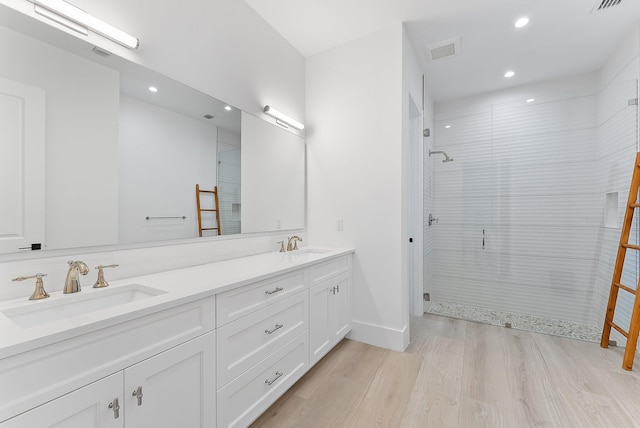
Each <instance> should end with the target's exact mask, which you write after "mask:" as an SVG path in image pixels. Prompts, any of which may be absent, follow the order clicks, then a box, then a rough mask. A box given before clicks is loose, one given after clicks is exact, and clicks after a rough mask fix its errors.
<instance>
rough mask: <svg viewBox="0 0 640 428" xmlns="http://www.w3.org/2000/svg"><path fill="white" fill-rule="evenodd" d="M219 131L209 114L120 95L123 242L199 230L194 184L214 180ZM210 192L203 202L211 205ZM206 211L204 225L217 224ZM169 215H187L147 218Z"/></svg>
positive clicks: (178, 236)
mask: <svg viewBox="0 0 640 428" xmlns="http://www.w3.org/2000/svg"><path fill="white" fill-rule="evenodd" d="M217 133H218V129H217V126H216V125H215V124H213V123H211V122H208V121H207V120H206V119H203V118H197V119H196V118H193V117H188V116H185V115H183V114H180V113H177V112H175V111H171V110H167V109H164V108H161V107H158V106H155V105H152V104H149V103H146V102H144V101H140V100H138V99H136V98H132V97H127V96H124V95H123V96H121V99H120V150H119V153H120V159H119V166H120V175H119V191H118V194H119V202H120V204H119V205H120V208H119V225H120V239H119V243H121V244H128V243H133V242H151V241H162V240H169V239H181V238H182V239H184V238H195V237H197V236H198V219H197V210H196V196H195V186H196V184H200V188H201V189H203V190H207V189H210V190H213V187H214V186H215V185H216V167H217V160H216V153H217V148H216V140H217ZM207 196H208V195H203V196H202V197H201V200H202V204H203V205H202V207H203V208H213V206H214V205H215V203H214V202H213V198H208V197H207ZM208 214H209V213H206V212H205V213H203V227H215V222H216V221H215V218H211V215H208ZM167 216H169V217H172V216H178V217H180V216H185V217H187V218H186V219H184V220H182V219H150V220H146V217H167ZM214 233H215V232H214Z"/></svg>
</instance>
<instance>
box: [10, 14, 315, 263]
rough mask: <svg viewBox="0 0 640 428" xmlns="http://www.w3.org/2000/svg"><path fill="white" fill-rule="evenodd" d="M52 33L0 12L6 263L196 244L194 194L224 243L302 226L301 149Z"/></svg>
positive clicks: (284, 136)
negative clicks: (43, 253) (18, 255)
mask: <svg viewBox="0 0 640 428" xmlns="http://www.w3.org/2000/svg"><path fill="white" fill-rule="evenodd" d="M45 27H47V28H45ZM51 31H54V30H53V29H51V28H48V26H47V25H44V24H42V23H40V22H37V21H35V20H33V19H32V18H30V17H26V16H24V15H22V14H19V13H16V12H15V11H12V10H10V9H8V8H6V7H5V6H0V168H1V171H2V177H1V180H0V181H1V183H0V198H1V199H2V208H0V254H7V253H15V252H21V251H29V250H31V249H38V244H40V245H41V247H40V248H41V249H42V250H51V249H70V248H83V247H93V246H104V245H114V244H118V245H120V244H132V243H136V244H139V243H146V242H154V241H167V240H175V239H190V238H196V237H199V236H200V230H199V227H198V215H197V214H198V213H197V201H196V199H200V200H201V208H203V211H202V212H201V214H202V226H203V227H204V228H211V227H213V226H215V225H216V224H217V221H218V220H217V218H216V216H215V213H214V212H213V211H206V209H211V208H214V207H215V204H216V202H215V198H214V196H213V194H207V193H202V194H201V197H200V198H197V197H196V190H195V189H196V184H199V185H200V187H201V188H202V189H205V190H213V189H214V188H216V187H217V189H218V208H219V217H220V220H219V226H220V234H222V235H229V234H238V233H247V232H267V231H276V230H291V229H301V228H304V206H305V195H304V191H305V182H304V176H305V174H304V165H305V143H304V139H303V138H302V137H300V136H298V135H295V134H292V133H291V132H289V131H287V130H284V129H281V128H280V127H278V126H277V125H275V124H272V123H269V122H265V121H263V120H262V119H259V118H256V117H253V116H251V115H248V114H246V113H244V112H241V111H239V110H238V109H236V108H235V107H233V106H231V105H227V104H225V103H223V102H221V101H218V100H216V99H214V98H212V97H210V96H208V95H205V94H202V93H200V92H198V91H195V90H193V89H192V88H189V87H187V86H185V85H183V84H181V83H179V82H176V81H174V80H171V79H169V78H166V77H164V76H162V75H159V74H157V73H155V72H153V71H151V70H148V69H144V68H143V67H141V66H139V65H136V64H134V63H131V62H129V61H126V60H124V59H122V58H119V57H117V56H115V55H110V54H109V53H107V52H105V51H102V50H99V49H97V48H96V49H94V48H93V46H90V45H87V44H85V43H84V42H82V41H79V40H77V39H75V38H73V37H71V36H68V35H61V36H58V35H56V37H55V41H52V38H51V37H50V35H51V34H52V33H51ZM61 34H62V33H61ZM150 87H154V88H156V89H157V91H154V92H152V91H150V90H149V88H150ZM217 234H218V232H217V231H211V230H209V231H207V230H205V231H204V232H202V236H203V237H209V236H214V235H217Z"/></svg>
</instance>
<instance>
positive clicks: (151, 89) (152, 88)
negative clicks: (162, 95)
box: [149, 86, 158, 93]
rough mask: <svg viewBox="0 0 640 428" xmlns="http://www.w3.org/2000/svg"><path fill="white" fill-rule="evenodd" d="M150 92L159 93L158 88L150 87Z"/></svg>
mask: <svg viewBox="0 0 640 428" xmlns="http://www.w3.org/2000/svg"><path fill="white" fill-rule="evenodd" d="M149 92H153V93H156V92H158V88H156V87H155V86H149Z"/></svg>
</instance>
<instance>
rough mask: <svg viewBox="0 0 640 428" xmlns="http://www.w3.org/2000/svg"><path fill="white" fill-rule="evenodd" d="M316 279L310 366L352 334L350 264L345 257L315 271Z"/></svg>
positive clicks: (312, 297) (311, 297)
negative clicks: (349, 333) (348, 334)
mask: <svg viewBox="0 0 640 428" xmlns="http://www.w3.org/2000/svg"><path fill="white" fill-rule="evenodd" d="M314 274H315V275H314ZM312 278H314V279H315V280H316V281H315V285H314V286H312V287H311V289H310V290H309V314H310V319H309V342H310V353H309V363H310V366H313V365H314V364H316V363H317V362H318V361H319V360H320V359H321V358H322V357H323V356H324V355H325V354H326V353H327V352H329V351H330V350H331V349H332V348H333V347H334V346H336V345H337V344H338V343H339V342H340V341H341V340H342V339H343V338H344V337H345V336H346V335H347V333H348V332H349V331H350V330H351V267H350V260H348V259H346V257H345V259H338V260H335V261H331V262H329V263H327V264H326V265H321V266H318V267H316V268H312Z"/></svg>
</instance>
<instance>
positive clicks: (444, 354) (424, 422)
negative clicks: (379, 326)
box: [252, 315, 640, 428]
mask: <svg viewBox="0 0 640 428" xmlns="http://www.w3.org/2000/svg"><path fill="white" fill-rule="evenodd" d="M622 353H623V349H622V348H610V349H601V348H600V347H599V345H598V344H595V343H589V342H580V341H576V340H572V339H566V338H560V337H554V336H546V335H542V334H537V333H531V332H525V331H519V330H512V329H505V328H501V327H495V326H490V325H484V324H477V323H473V322H469V321H463V320H456V319H450V318H444V317H439V316H435V315H425V316H424V317H421V318H414V319H412V323H411V344H410V346H409V348H408V349H407V351H406V352H404V353H402V352H394V351H390V350H386V349H381V348H376V347H374V346H370V345H366V344H363V343H359V342H354V341H351V340H345V341H343V342H342V343H341V344H339V345H338V346H337V347H336V348H335V349H334V350H333V351H331V352H330V353H329V354H328V355H327V356H326V357H325V358H323V359H322V360H321V361H320V362H319V363H318V364H316V366H315V367H313V368H312V369H311V370H310V371H309V372H308V373H307V374H306V375H305V376H304V377H303V378H302V379H301V380H300V381H299V382H298V383H297V384H295V385H294V386H293V387H292V388H291V389H290V390H289V391H288V392H287V393H286V394H285V395H284V396H283V397H281V398H280V400H278V401H277V402H276V403H275V404H274V405H273V406H271V408H269V409H268V410H267V411H266V412H265V413H264V414H263V415H262V416H261V417H260V418H259V419H258V420H257V421H256V422H255V423H254V424H253V425H252V427H278V428H285V427H305V428H312V427H322V428H327V427H331V428H333V427H367V428H368V427H435V428H448V427H473V428H476V427H490V428H494V427H505V428H521V427H554V428H557V427H560V428H564V427H576V428H586V427H598V428H600V427H602V428H626V427H629V428H634V427H640V362H639V361H637V360H636V365H635V371H633V372H627V371H624V370H623V369H622V368H621V366H620V365H621V362H622Z"/></svg>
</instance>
